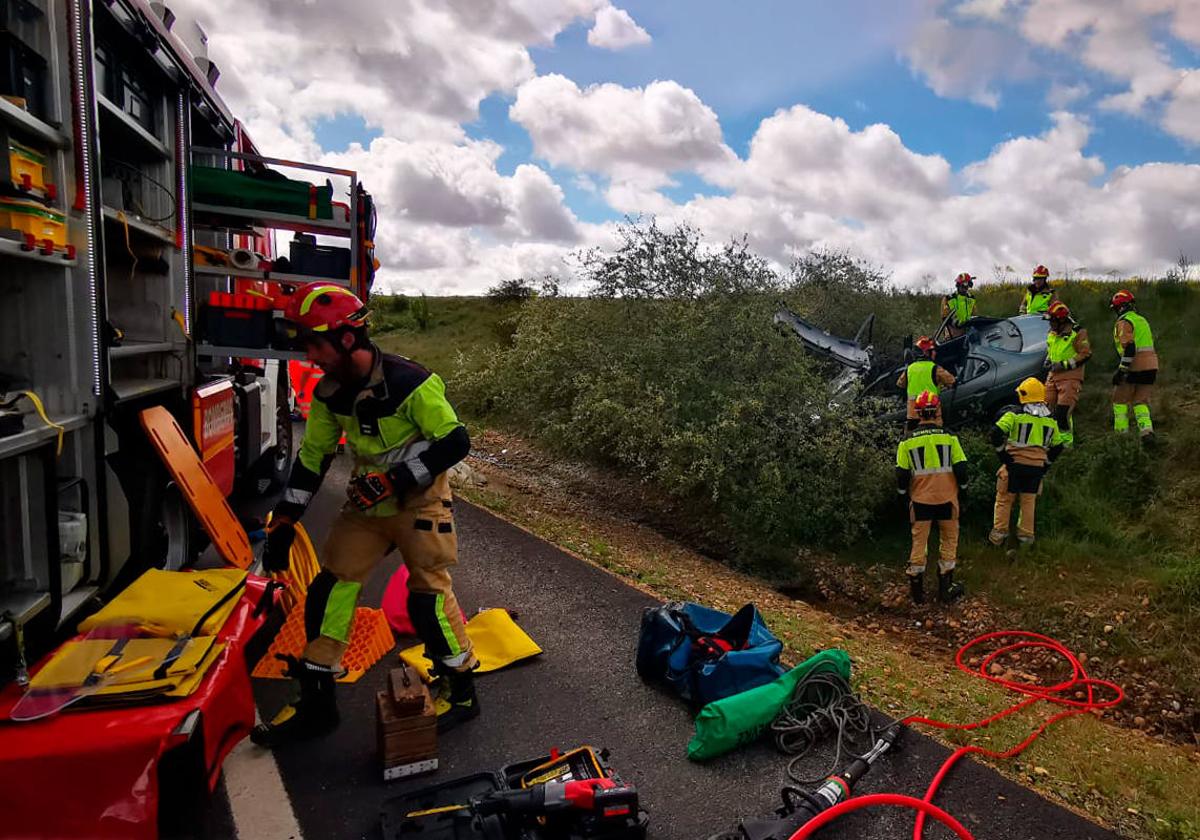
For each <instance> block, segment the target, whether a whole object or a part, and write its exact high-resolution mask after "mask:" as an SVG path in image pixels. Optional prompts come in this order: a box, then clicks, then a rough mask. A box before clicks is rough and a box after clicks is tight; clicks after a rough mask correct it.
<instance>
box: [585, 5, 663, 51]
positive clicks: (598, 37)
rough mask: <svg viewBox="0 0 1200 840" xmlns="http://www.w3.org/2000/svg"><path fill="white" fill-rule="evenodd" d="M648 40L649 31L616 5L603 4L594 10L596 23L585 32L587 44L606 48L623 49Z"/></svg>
mask: <svg viewBox="0 0 1200 840" xmlns="http://www.w3.org/2000/svg"><path fill="white" fill-rule="evenodd" d="M650 41H651V38H650V33H649V32H647V31H646V30H645V29H642V27H640V26H638V24H637V21H635V20H634V19H633V18H632V17H630V15H629V12H627V11H625V10H624V9H618V8H617V7H616V6H605V7H604V8H602V9H600V11H598V12H596V23H595V25H594V26H593V27H592V28H591V29H590V30H588V34H587V42H588V43H589V44H591V45H592V46H593V47H600V48H602V49H606V50H624V49H628V48H629V47H638V46H642V45H644V44H649V43H650Z"/></svg>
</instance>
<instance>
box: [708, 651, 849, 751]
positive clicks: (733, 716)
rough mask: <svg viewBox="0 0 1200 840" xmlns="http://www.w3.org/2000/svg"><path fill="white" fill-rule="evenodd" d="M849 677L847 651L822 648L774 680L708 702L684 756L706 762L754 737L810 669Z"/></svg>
mask: <svg viewBox="0 0 1200 840" xmlns="http://www.w3.org/2000/svg"><path fill="white" fill-rule="evenodd" d="M822 671H824V672H828V673H833V674H838V675H840V676H841V677H842V678H844V679H847V680H848V679H850V654H848V653H846V651H844V650H837V649H834V650H823V651H821V652H820V653H818V654H817V655H816V656H813V657H812V658H810V659H808V660H806V661H805V662H803V663H801V664H800V665H797V666H796V667H795V668H793V669H792V670H790V671H788V672H787V673H786V674H784V675H783V676H781V677H780V678H779V679H777V680H775V681H774V682H770V683H767V684H766V685H762V686H759V687H758V688H752V689H750V690H749V691H743V692H742V693H741V694H735V695H733V696H732V697H726V698H724V699H723V700H716V701H714V702H712V703H709V704H708V705H707V706H705V707H704V708H703V709H701V710H700V714H698V715H696V734H695V735H694V736H693V737H692V740H691V742H690V743H689V744H688V758H690V759H691V760H692V761H706V760H707V759H710V758H716V757H717V756H719V755H723V754H724V753H727V752H729V751H730V750H732V749H736V748H737V747H740V746H742V745H743V744H749V743H751V742H753V741H755V740H757V738H758V736H759V735H761V734H762V733H763V730H765V729H766V728H767V727H768V726H770V725H771V721H773V720H775V718H776V717H778V716H779V712H780V711H781V710H782V709H783V707H784V705H785V704H786V703H787V702H788V701H789V700H791V699H792V695H793V694H795V693H796V684H797V683H798V682H800V680H802V679H804V678H805V677H806V676H808V675H809V674H811V673H813V672H822Z"/></svg>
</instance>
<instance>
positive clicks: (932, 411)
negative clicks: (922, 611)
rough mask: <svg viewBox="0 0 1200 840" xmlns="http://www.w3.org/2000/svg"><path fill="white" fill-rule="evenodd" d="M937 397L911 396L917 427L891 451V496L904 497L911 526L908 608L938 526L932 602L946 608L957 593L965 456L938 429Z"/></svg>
mask: <svg viewBox="0 0 1200 840" xmlns="http://www.w3.org/2000/svg"><path fill="white" fill-rule="evenodd" d="M939 403H940V400H939V399H938V396H937V394H934V393H932V392H930V391H923V392H921V393H920V394H919V395H918V396H917V400H916V409H917V416H918V418H919V420H920V425H919V426H917V429H916V431H914V432H913V433H912V434H911V435H909V436H908V437H907V438H905V439H904V440H902V441H900V446H899V448H897V450H896V485H897V492H898V493H900V495H901V496H907V498H908V518H909V521H910V522H911V523H912V552H911V553H910V554H909V557H908V570H907V572H908V582H909V585H910V587H911V589H912V599H913V603H916V604H923V603H925V562H926V558H927V556H928V553H929V552H928V546H929V532H930V530H931V529H932V528H933V523H934V522H936V523H937V526H938V599H939V600H940V601H941V602H942V603H943V604H948V603H950V602H951V601H954V600H955V599H957V598H960V597H961V596H962V594H963V585H962V584H961V583H955V581H954V567H955V566H956V565H957V563H958V493H959V491H960V490H961V489H963V488H965V487H966V486H967V456H966V455H965V454H963V448H962V444H960V443H959V442H958V438H957V437H955V436H954V435H952V434H950V433H949V432H947V431H943V430H942V429H941V427H940V426H939V424H938V420H937V415H938V409H939V408H940V405H939Z"/></svg>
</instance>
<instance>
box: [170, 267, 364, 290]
mask: <svg viewBox="0 0 1200 840" xmlns="http://www.w3.org/2000/svg"><path fill="white" fill-rule="evenodd" d="M193 270H194V271H195V272H196V273H197V274H203V275H205V276H209V277H238V278H242V279H245V280H268V281H270V282H272V283H312V282H314V281H320V282H322V283H336V284H337V285H339V286H349V285H350V280H349V279H348V278H345V277H319V276H317V275H310V274H286V273H283V272H279V271H246V270H244V269H240V268H232V267H230V266H221V265H197V266H195V267H194V269H193Z"/></svg>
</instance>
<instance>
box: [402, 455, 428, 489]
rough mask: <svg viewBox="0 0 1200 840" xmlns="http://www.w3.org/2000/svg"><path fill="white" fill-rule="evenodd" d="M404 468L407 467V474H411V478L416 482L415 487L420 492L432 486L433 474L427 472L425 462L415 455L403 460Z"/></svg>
mask: <svg viewBox="0 0 1200 840" xmlns="http://www.w3.org/2000/svg"><path fill="white" fill-rule="evenodd" d="M404 466H406V467H408V470H409V472H411V473H412V474H413V478H414V479H416V481H417V486H418V487H420V488H421V489H422V490H423V489H425V488H426V487H428V486H429V485H431V484H433V473H431V472H429V468H428V467H426V466H425V462H424V461H422V460H421V459H420V458H419V457H418V456H417V455H413V456H412V457H411V458H405V459H404Z"/></svg>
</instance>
